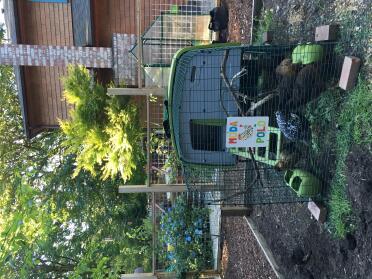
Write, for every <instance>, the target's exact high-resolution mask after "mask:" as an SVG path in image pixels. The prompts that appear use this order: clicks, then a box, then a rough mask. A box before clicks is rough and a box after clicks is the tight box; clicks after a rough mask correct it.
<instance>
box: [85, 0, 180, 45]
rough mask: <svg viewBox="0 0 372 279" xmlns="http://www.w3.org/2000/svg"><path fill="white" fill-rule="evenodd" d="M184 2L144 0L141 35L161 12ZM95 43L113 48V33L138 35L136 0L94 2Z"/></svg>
mask: <svg viewBox="0 0 372 279" xmlns="http://www.w3.org/2000/svg"><path fill="white" fill-rule="evenodd" d="M184 2H185V1H183V0H143V1H142V7H141V13H142V17H141V27H142V30H141V33H142V32H143V31H144V30H145V29H147V28H148V27H149V26H150V24H151V23H152V22H153V21H154V19H155V18H156V17H157V16H159V15H160V11H164V10H167V9H169V6H170V5H172V4H182V3H184ZM92 5H93V8H92V10H93V26H94V41H95V42H94V43H95V44H96V45H99V46H105V47H109V46H111V43H112V42H111V41H112V33H123V34H137V27H136V26H137V20H136V0H105V1H102V0H92Z"/></svg>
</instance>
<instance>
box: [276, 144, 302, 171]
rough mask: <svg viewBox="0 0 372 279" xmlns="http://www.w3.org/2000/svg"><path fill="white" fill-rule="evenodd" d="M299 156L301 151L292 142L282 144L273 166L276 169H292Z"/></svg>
mask: <svg viewBox="0 0 372 279" xmlns="http://www.w3.org/2000/svg"><path fill="white" fill-rule="evenodd" d="M300 158H301V153H300V152H299V151H298V150H297V148H295V147H294V146H293V145H292V144H291V145H287V146H284V148H283V150H282V151H281V152H280V155H279V161H278V162H277V163H276V165H275V166H274V168H275V169H276V170H277V171H283V170H289V169H293V168H294V167H295V166H296V164H297V162H298V161H299V160H300Z"/></svg>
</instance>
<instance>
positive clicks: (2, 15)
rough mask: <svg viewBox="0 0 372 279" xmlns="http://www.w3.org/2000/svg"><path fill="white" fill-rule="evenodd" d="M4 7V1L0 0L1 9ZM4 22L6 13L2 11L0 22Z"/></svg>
mask: <svg viewBox="0 0 372 279" xmlns="http://www.w3.org/2000/svg"><path fill="white" fill-rule="evenodd" d="M2 9H3V1H1V0H0V11H1V10H2ZM1 23H5V22H4V14H3V13H2V12H0V24H1Z"/></svg>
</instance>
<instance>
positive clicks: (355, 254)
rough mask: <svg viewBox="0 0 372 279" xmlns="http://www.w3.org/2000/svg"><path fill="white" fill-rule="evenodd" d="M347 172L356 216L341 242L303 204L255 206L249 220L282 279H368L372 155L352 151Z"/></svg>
mask: <svg viewBox="0 0 372 279" xmlns="http://www.w3.org/2000/svg"><path fill="white" fill-rule="evenodd" d="M347 167H348V168H347V177H348V189H349V195H350V197H351V200H352V201H353V210H354V212H355V213H356V215H357V216H356V219H355V225H356V230H355V232H354V234H353V235H347V237H346V239H344V240H337V239H333V238H332V237H331V234H330V233H329V231H327V228H326V227H325V226H322V225H320V224H319V223H318V222H316V221H315V220H312V219H311V218H310V213H309V211H308V210H307V208H306V204H281V205H266V206H255V207H254V209H253V213H252V218H253V220H254V221H255V222H256V224H257V226H258V229H259V231H260V232H261V233H262V235H263V236H264V237H265V239H266V241H267V242H268V244H269V246H270V248H271V249H272V251H273V254H274V257H275V259H276V260H277V262H278V264H279V266H280V267H281V268H282V272H283V274H284V275H285V276H286V278H287V277H288V278H372V255H371V251H372V210H371V209H372V205H371V200H372V154H371V153H370V151H368V150H367V148H360V147H355V148H353V149H352V151H351V152H350V154H349V156H348V159H347ZM273 232H275V233H273Z"/></svg>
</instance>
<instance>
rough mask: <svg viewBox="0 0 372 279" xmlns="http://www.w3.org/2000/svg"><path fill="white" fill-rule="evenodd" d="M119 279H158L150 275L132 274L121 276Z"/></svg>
mask: <svg viewBox="0 0 372 279" xmlns="http://www.w3.org/2000/svg"><path fill="white" fill-rule="evenodd" d="M120 278H121V279H144V278H146V279H158V277H157V276H156V275H154V274H152V273H133V274H121V276H120Z"/></svg>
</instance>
